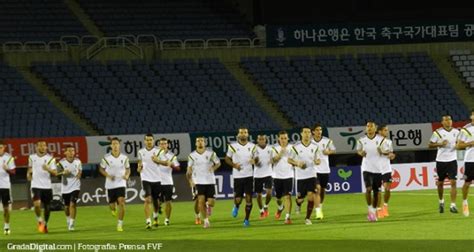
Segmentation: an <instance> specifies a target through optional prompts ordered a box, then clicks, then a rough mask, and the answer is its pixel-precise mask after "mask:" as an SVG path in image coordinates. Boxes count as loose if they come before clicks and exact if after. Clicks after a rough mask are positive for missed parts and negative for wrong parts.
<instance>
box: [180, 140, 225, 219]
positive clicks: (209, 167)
mask: <svg viewBox="0 0 474 252" xmlns="http://www.w3.org/2000/svg"><path fill="white" fill-rule="evenodd" d="M220 166H221V161H220V160H219V158H218V157H217V155H216V153H215V152H214V151H212V150H210V149H206V144H205V139H204V137H202V136H200V137H197V138H196V150H195V151H193V152H192V153H191V154H189V157H188V169H187V171H186V176H187V177H188V179H192V176H193V173H194V179H195V180H194V183H195V186H196V190H197V195H198V196H197V201H198V204H199V211H200V213H201V215H202V216H204V228H209V227H210V226H211V223H210V222H209V216H210V215H211V209H212V207H214V198H215V194H216V188H215V185H216V178H215V176H214V172H215V171H216V170H217V169H218V168H219V167H220ZM206 203H207V204H206Z"/></svg>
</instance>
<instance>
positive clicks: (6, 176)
mask: <svg viewBox="0 0 474 252" xmlns="http://www.w3.org/2000/svg"><path fill="white" fill-rule="evenodd" d="M0 165H1V167H0V189H10V188H11V183H10V173H8V172H7V171H5V170H4V169H3V167H4V166H5V165H6V166H7V168H8V170H10V171H12V170H14V169H15V168H16V166H15V158H14V157H12V156H11V155H10V154H9V153H6V152H5V153H3V155H2V156H0Z"/></svg>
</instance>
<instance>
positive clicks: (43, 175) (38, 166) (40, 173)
mask: <svg viewBox="0 0 474 252" xmlns="http://www.w3.org/2000/svg"><path fill="white" fill-rule="evenodd" d="M44 164H46V165H47V166H49V168H50V169H52V170H56V160H55V159H54V157H53V156H51V155H49V154H47V153H46V154H44V155H42V156H39V155H38V154H36V153H35V154H31V155H30V157H29V159H28V167H31V169H32V172H33V174H32V179H31V188H39V189H51V188H52V187H51V174H50V173H49V172H47V171H45V170H44V169H43V165H44Z"/></svg>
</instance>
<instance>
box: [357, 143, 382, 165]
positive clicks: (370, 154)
mask: <svg viewBox="0 0 474 252" xmlns="http://www.w3.org/2000/svg"><path fill="white" fill-rule="evenodd" d="M383 140H384V137H382V136H380V135H377V134H376V135H375V136H374V137H373V138H369V137H368V136H367V135H366V136H363V137H361V138H360V139H359V141H357V151H360V150H363V151H365V153H366V156H365V157H363V158H362V165H361V169H362V171H366V172H371V173H382V169H381V167H380V160H381V154H380V153H379V150H378V148H379V146H380V144H382V141H383Z"/></svg>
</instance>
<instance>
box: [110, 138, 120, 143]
mask: <svg viewBox="0 0 474 252" xmlns="http://www.w3.org/2000/svg"><path fill="white" fill-rule="evenodd" d="M113 141H117V142H118V143H121V142H122V140H120V138H118V137H112V138H110V143H112V142H113Z"/></svg>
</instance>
